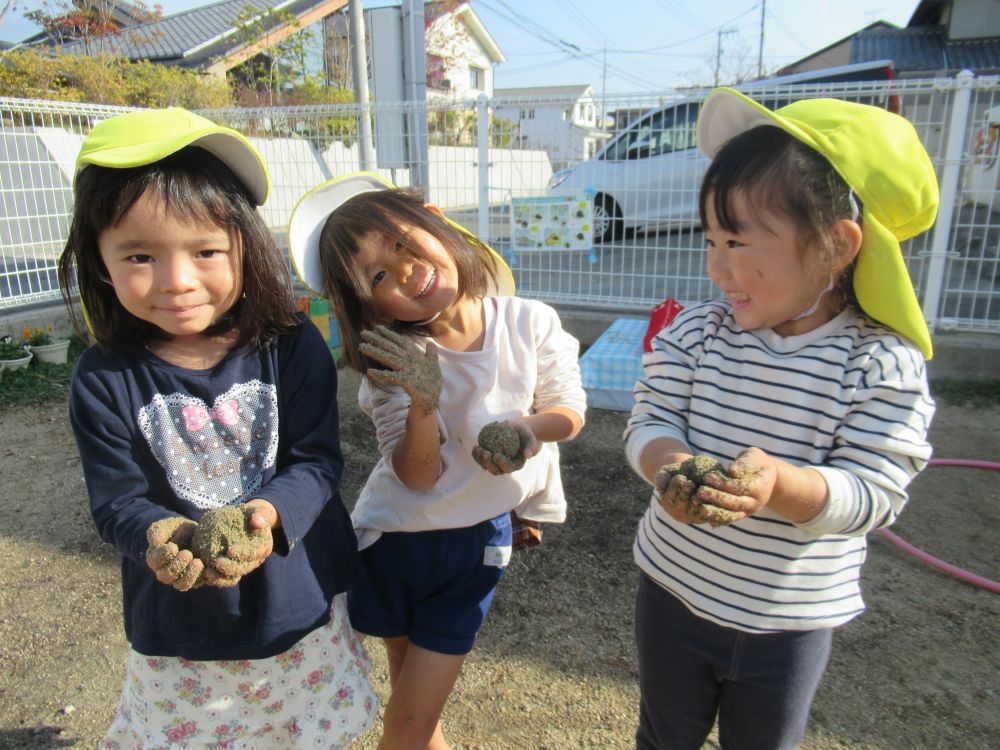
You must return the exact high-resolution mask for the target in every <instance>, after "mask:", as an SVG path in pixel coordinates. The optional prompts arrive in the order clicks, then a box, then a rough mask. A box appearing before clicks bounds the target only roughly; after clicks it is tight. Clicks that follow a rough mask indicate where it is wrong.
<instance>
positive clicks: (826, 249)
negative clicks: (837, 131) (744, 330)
mask: <svg viewBox="0 0 1000 750" xmlns="http://www.w3.org/2000/svg"><path fill="white" fill-rule="evenodd" d="M735 195H739V196H740V197H742V198H744V199H745V201H746V205H747V207H748V208H749V210H750V211H751V212H752V214H753V215H754V218H755V219H757V220H759V221H760V222H761V224H762V225H764V226H767V220H766V217H767V215H768V214H770V215H772V216H773V215H778V216H783V217H785V218H786V219H788V220H789V221H791V222H792V224H793V225H794V226H795V228H796V232H797V235H798V239H799V243H800V244H801V245H802V246H804V247H808V246H815V247H816V248H817V249H818V250H819V255H820V260H821V261H822V262H826V263H829V262H831V260H832V259H833V258H834V257H835V250H836V248H835V246H834V243H835V238H834V236H833V234H832V232H831V229H832V227H833V225H834V224H835V223H836V222H837V221H839V220H841V219H852V218H853V219H854V220H855V221H857V222H858V223H859V224H860V223H861V218H860V215H861V214H860V211H861V202H860V200H858V199H857V197H856V196H855V197H854V198H853V201H852V192H851V188H850V186H849V185H848V184H847V183H846V182H845V181H844V178H843V177H841V176H840V175H839V174H838V173H837V171H836V170H835V169H834V168H833V165H832V164H831V163H830V162H829V161H828V160H827V159H826V157H824V156H823V155H822V154H821V153H819V152H818V151H816V150H815V149H812V148H810V147H809V146H807V145H806V144H804V143H802V142H801V141H800V140H798V139H797V138H795V137H794V136H792V135H790V134H789V133H787V132H785V131H784V130H782V129H781V128H779V127H772V126H766V125H764V126H759V127H753V128H750V129H749V130H746V131H744V132H743V133H740V134H739V135H737V136H735V137H733V138H732V139H731V140H729V141H728V142H727V143H726V144H725V145H724V146H723V147H722V148H721V149H719V152H718V153H717V154H716V155H715V158H714V159H713V160H712V163H711V164H710V165H709V167H708V170H707V171H706V172H705V177H704V179H703V180H702V183H701V193H700V195H699V199H698V208H699V210H700V212H701V223H702V226H703V227H704V226H706V219H707V216H706V211H705V208H706V206H707V204H708V201H709V200H711V201H712V208H713V209H714V211H715V216H716V218H717V220H718V222H719V225H720V227H721V228H722V229H724V230H726V231H729V232H736V231H739V230H740V228H741V227H740V223H739V217H738V216H737V215H736V212H735V209H734V207H733V198H734V196H735ZM855 211H857V215H855ZM853 275H854V263H851V264H850V266H848V268H846V269H845V270H844V272H843V273H842V274H841V276H840V278H839V279H838V280H837V288H838V289H839V290H840V292H841V293H842V294H843V295H844V298H845V300H846V301H847V302H849V303H851V304H854V305H855V306H857V300H856V299H855V297H854V287H853V283H852V280H853Z"/></svg>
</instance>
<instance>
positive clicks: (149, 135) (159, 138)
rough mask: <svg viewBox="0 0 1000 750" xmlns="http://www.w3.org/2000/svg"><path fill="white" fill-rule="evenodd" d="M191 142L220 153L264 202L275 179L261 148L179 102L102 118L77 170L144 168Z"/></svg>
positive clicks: (79, 158)
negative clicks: (179, 105) (164, 106)
mask: <svg viewBox="0 0 1000 750" xmlns="http://www.w3.org/2000/svg"><path fill="white" fill-rule="evenodd" d="M186 146H198V147H199V148H203V149H205V150H206V151H208V152H210V153H211V154H213V155H214V156H216V157H218V159H219V160H220V161H222V163H223V164H225V165H226V166H227V167H229V168H230V169H231V170H232V171H233V174H235V175H236V177H237V178H239V180H240V181H241V182H242V183H243V184H244V185H245V186H246V188H247V190H248V191H249V192H250V196H251V197H252V198H253V201H254V204H255V205H258V206H262V205H264V201H266V200H267V194H268V191H269V190H270V180H269V178H268V175H267V168H266V167H265V166H264V160H263V159H262V158H261V156H260V154H259V153H257V149H255V148H254V147H253V146H252V145H250V142H249V141H248V140H247V139H246V138H244V137H243V135H242V134H240V133H239V132H237V131H235V130H232V129H231V128H225V127H222V126H221V125H216V124H215V123H214V122H212V121H211V120H208V119H206V118H204V117H202V116H200V115H196V114H194V113H193V112H188V111H187V110H185V109H181V108H180V107H170V108H167V109H143V110H136V111H134V112H126V113H125V114H122V115H116V116H115V117H111V118H109V119H107V120H103V121H101V122H99V123H97V124H96V125H95V126H94V127H93V129H92V130H91V131H90V134H89V135H88V136H87V138H86V140H84V142H83V147H82V148H81V149H80V155H79V156H77V159H76V171H77V172H79V171H80V170H81V169H84V168H85V167H86V166H87V165H88V164H95V165H97V166H101V167H110V168H111V169H127V168H130V167H141V166H145V165H146V164H152V163H153V162H157V161H159V160H160V159H163V158H165V157H167V156H170V155H171V154H173V153H175V152H177V151H180V150H181V149H182V148H185V147H186Z"/></svg>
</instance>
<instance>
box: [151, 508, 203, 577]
mask: <svg viewBox="0 0 1000 750" xmlns="http://www.w3.org/2000/svg"><path fill="white" fill-rule="evenodd" d="M197 526H198V524H196V523H195V522H194V521H191V520H189V519H187V518H183V517H181V516H173V517H171V518H164V519H161V520H159V521H155V522H153V523H151V524H150V525H149V528H148V529H146V541H147V542H149V548H148V549H147V550H146V564H147V565H149V567H150V569H151V570H152V571H153V572H154V573H155V574H156V580H157V581H159V582H160V583H165V584H167V585H168V586H173V587H174V588H175V589H177V590H178V591H188V590H190V589H192V588H195V587H196V586H198V585H199V584H200V578H201V575H202V573H203V572H204V569H205V566H204V564H203V563H202V561H201V560H199V559H198V558H197V557H195V556H194V554H193V553H192V552H191V537H192V535H193V534H194V530H195V529H196V528H197Z"/></svg>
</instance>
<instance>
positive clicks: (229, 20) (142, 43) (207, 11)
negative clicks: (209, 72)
mask: <svg viewBox="0 0 1000 750" xmlns="http://www.w3.org/2000/svg"><path fill="white" fill-rule="evenodd" d="M346 4H347V0H283V1H282V2H273V0H219V1H218V2H215V3H211V4H209V5H204V6H201V7H199V8H192V9H191V10H186V11H181V12H180V13H174V14H173V15H170V16H166V17H164V18H161V19H158V20H156V21H152V22H150V23H144V24H140V25H138V26H132V27H129V28H128V29H127V30H126V31H125V32H124V33H123V34H122V35H121V36H117V37H108V38H105V39H104V40H102V43H103V46H104V48H105V49H108V50H110V51H114V52H117V53H119V54H121V55H124V56H125V57H128V58H129V59H130V60H151V61H153V62H158V63H162V64H168V65H171V64H172V65H179V66H181V67H186V68H203V67H206V66H208V65H210V64H212V63H213V62H215V61H216V60H218V59H220V58H223V57H227V56H230V55H232V54H233V53H235V52H236V51H237V50H239V49H241V48H246V47H247V46H248V45H247V43H246V39H245V38H244V37H242V36H241V35H240V33H239V29H238V28H237V27H238V26H239V24H240V16H241V14H245V13H246V11H247V10H249V9H253V10H257V11H260V12H264V11H266V10H267V9H268V8H273V9H274V10H276V11H288V12H290V13H294V14H295V16H296V17H297V18H299V24H300V27H304V26H306V25H308V24H309V23H312V22H313V21H315V20H318V19H319V18H322V17H324V16H326V15H329V14H330V13H333V12H334V11H336V10H338V9H339V8H342V7H343V6H344V5H346ZM279 27H281V28H279ZM300 27H295V28H289V27H288V26H287V25H282V24H280V23H277V24H274V25H272V28H271V29H269V31H272V32H274V33H275V34H276V38H275V39H274V42H276V41H279V40H280V38H282V36H287V35H288V34H291V33H294V32H295V31H298V30H299V28H300ZM274 42H272V44H273V43H274ZM264 46H267V45H266V44H265V45H264ZM256 51H259V47H258V48H257V50H256ZM63 52H67V53H71V54H85V46H84V44H83V43H82V42H74V43H72V44H68V45H65V46H64V47H63ZM249 56H251V55H246V56H240V57H239V59H234V60H233V64H236V63H238V62H242V61H243V59H246V57H249ZM227 67H231V66H228V65H227Z"/></svg>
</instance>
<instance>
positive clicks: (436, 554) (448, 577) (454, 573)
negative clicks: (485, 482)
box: [347, 513, 511, 654]
mask: <svg viewBox="0 0 1000 750" xmlns="http://www.w3.org/2000/svg"><path fill="white" fill-rule="evenodd" d="M510 548H511V528H510V514H509V513H504V514H503V515H501V516H497V517H496V518H493V519H491V520H489V521H483V522H482V523H479V524H476V525H475V526H469V527H467V528H462V529H435V530H432V531H412V532H404V531H400V532H387V533H383V534H382V536H380V537H379V538H378V541H376V542H375V544H373V545H371V546H370V547H367V548H365V549H364V550H362V551H361V559H362V561H363V563H364V566H365V579H364V580H363V581H362V582H361V584H359V585H358V586H357V587H356V588H354V589H353V590H351V591H350V592H348V595H347V604H348V610H349V612H350V616H351V625H353V626H354V629H355V630H358V631H359V632H361V633H365V634H367V635H373V636H377V637H379V638H398V637H399V636H404V635H405V636H408V637H409V639H410V642H411V643H415V644H416V645H418V646H420V647H421V648H425V649H427V650H428V651H435V652H437V653H441V654H467V653H469V651H471V650H472V644H473V643H475V640H476V633H478V632H479V628H480V626H481V625H482V624H483V620H485V619H486V613H487V612H488V611H489V608H490V602H492V601H493V592H494V591H495V590H496V587H497V584H498V583H499V582H500V579H501V578H502V577H503V574H504V572H505V571H506V570H507V563H508V562H509V561H510V551H511V549H510Z"/></svg>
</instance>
